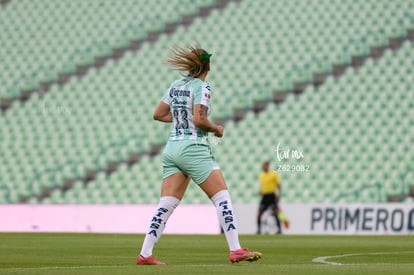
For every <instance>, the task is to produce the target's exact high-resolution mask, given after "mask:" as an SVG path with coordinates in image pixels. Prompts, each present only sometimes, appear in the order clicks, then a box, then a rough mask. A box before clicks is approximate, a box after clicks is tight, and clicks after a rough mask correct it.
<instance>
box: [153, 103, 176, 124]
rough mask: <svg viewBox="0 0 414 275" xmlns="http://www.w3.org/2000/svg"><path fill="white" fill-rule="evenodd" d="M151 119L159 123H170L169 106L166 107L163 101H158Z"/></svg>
mask: <svg viewBox="0 0 414 275" xmlns="http://www.w3.org/2000/svg"><path fill="white" fill-rule="evenodd" d="M153 118H154V119H155V120H158V121H161V122H172V114H171V111H170V105H168V104H167V103H165V102H164V101H160V103H159V104H158V106H157V108H156V109H155V111H154V114H153Z"/></svg>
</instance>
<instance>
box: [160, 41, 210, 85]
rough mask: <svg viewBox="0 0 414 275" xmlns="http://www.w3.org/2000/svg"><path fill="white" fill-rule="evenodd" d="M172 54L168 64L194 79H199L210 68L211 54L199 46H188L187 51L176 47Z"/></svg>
mask: <svg viewBox="0 0 414 275" xmlns="http://www.w3.org/2000/svg"><path fill="white" fill-rule="evenodd" d="M171 52H172V56H171V57H170V58H168V59H167V63H168V64H170V65H171V67H172V68H173V69H175V70H178V71H186V72H188V74H189V75H190V76H192V77H198V76H199V75H201V74H203V73H204V72H206V71H208V70H209V68H210V66H209V64H210V56H211V54H209V53H208V52H207V51H205V50H203V49H201V48H200V47H199V45H198V44H196V45H194V46H193V45H189V44H188V45H187V49H185V48H181V47H178V46H175V47H173V48H172V49H171Z"/></svg>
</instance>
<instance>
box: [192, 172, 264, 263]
mask: <svg viewBox="0 0 414 275" xmlns="http://www.w3.org/2000/svg"><path fill="white" fill-rule="evenodd" d="M199 186H200V188H201V189H202V190H203V191H204V192H205V193H206V194H207V196H208V197H209V198H210V199H211V201H212V202H213V204H214V206H215V207H216V211H217V216H218V219H219V222H220V225H221V227H222V229H223V231H224V235H225V236H226V240H227V244H228V246H229V249H230V254H229V259H230V261H231V262H233V263H234V262H239V261H257V260H258V259H260V258H261V255H262V254H261V253H260V252H251V251H249V250H248V249H247V248H241V246H240V242H239V233H238V230H237V224H236V219H235V216H234V210H233V206H232V202H231V198H230V194H229V191H228V190H227V186H226V183H225V182H224V178H223V174H222V173H221V171H220V170H219V169H214V170H212V171H211V173H210V175H209V176H208V177H207V179H206V180H205V181H203V182H202V183H201V184H199Z"/></svg>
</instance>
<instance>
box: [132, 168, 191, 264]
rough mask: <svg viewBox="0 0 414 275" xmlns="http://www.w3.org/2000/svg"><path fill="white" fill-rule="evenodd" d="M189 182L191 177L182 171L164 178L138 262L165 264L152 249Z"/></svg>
mask: <svg viewBox="0 0 414 275" xmlns="http://www.w3.org/2000/svg"><path fill="white" fill-rule="evenodd" d="M189 182H190V177H188V176H186V175H184V174H183V173H181V172H178V173H175V174H173V175H171V176H169V177H167V178H165V179H164V180H163V182H162V188H161V198H160V200H159V203H158V206H157V210H156V211H155V213H154V215H153V216H152V219H151V222H150V225H149V229H148V231H147V234H146V235H145V239H144V243H143V245H142V249H141V253H140V256H138V259H137V264H153V265H158V264H163V263H161V262H159V261H157V260H155V258H154V257H153V256H152V250H153V248H154V246H155V244H156V243H157V242H158V240H159V239H160V237H161V235H162V233H163V231H164V228H165V224H166V223H167V221H168V218H169V217H170V216H171V214H172V213H173V212H174V210H175V208H176V207H177V206H178V204H179V203H180V201H181V199H182V197H183V196H184V193H185V190H186V189H187V186H188V183H189Z"/></svg>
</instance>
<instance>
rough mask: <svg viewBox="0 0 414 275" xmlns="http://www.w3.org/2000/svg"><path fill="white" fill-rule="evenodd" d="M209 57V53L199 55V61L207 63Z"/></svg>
mask: <svg viewBox="0 0 414 275" xmlns="http://www.w3.org/2000/svg"><path fill="white" fill-rule="evenodd" d="M211 56H212V54H209V53H201V54H200V61H201V62H203V61H209V60H210V57H211Z"/></svg>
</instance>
